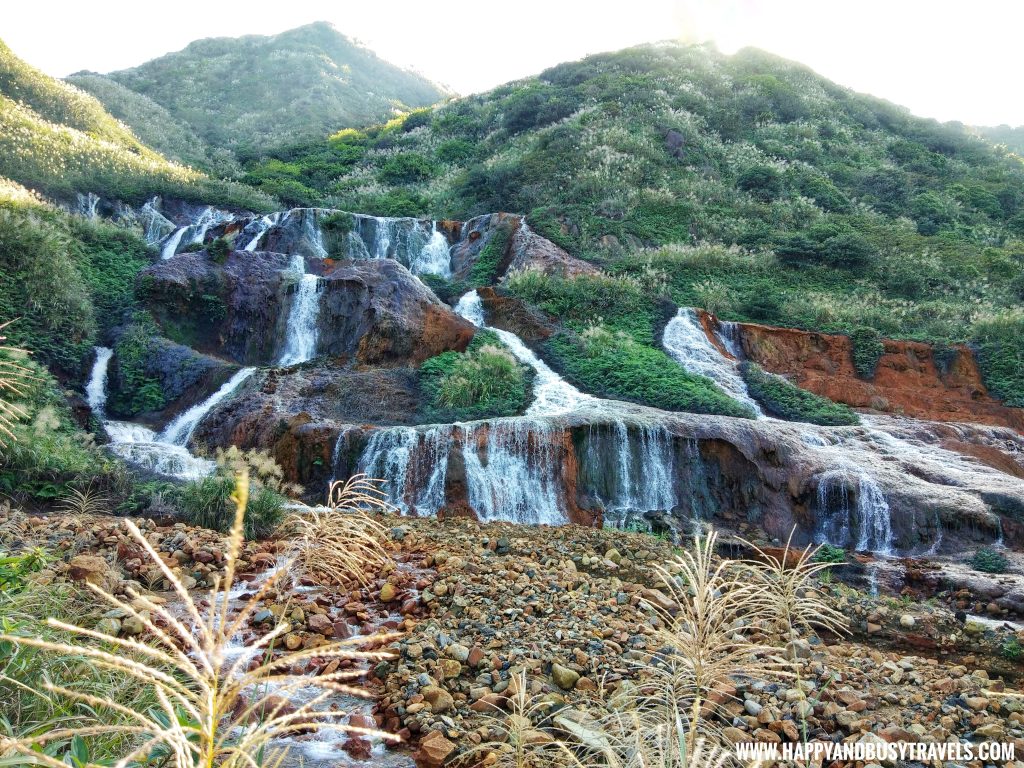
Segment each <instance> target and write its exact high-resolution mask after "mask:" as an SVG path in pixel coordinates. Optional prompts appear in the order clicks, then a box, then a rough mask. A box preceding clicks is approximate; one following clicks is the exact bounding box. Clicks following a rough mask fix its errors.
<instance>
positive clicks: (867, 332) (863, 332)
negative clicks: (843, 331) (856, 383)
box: [850, 327, 885, 379]
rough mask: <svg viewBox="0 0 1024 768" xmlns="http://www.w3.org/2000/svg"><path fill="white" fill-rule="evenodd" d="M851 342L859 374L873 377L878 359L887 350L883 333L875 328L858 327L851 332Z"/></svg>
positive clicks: (864, 377) (854, 365)
mask: <svg viewBox="0 0 1024 768" xmlns="http://www.w3.org/2000/svg"><path fill="white" fill-rule="evenodd" d="M850 342H851V343H852V345H853V348H852V349H851V355H852V356H853V367H854V369H856V371H857V375H858V376H860V377H861V378H862V379H873V378H874V377H875V369H876V368H877V367H878V361H879V360H880V359H881V358H882V354H883V353H884V352H885V344H883V343H882V336H881V334H880V333H879V332H878V331H876V330H875V329H874V328H866V327H865V328H857V329H856V330H855V331H854V332H853V333H851V334H850Z"/></svg>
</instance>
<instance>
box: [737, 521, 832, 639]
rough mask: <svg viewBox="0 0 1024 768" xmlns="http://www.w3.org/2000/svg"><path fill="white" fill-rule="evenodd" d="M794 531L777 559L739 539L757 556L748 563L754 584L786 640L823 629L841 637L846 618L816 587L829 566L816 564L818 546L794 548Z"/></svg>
mask: <svg viewBox="0 0 1024 768" xmlns="http://www.w3.org/2000/svg"><path fill="white" fill-rule="evenodd" d="M795 532H796V528H793V530H792V531H790V533H789V538H788V539H787V540H786V547H785V549H783V551H782V555H781V556H780V557H776V556H775V555H772V554H769V553H767V552H765V551H764V550H762V549H761V548H760V547H758V546H757V545H756V544H752V543H750V542H749V541H746V540H743V539H740V541H742V542H743V543H744V544H746V545H747V546H748V547H750V548H751V549H753V550H754V552H756V553H757V560H756V561H754V562H748V563H747V566H748V568H749V572H750V574H751V576H752V578H753V580H754V583H756V584H757V585H759V586H760V588H761V591H762V594H763V595H764V596H765V597H766V598H767V606H768V610H769V613H770V615H771V616H772V617H773V618H774V619H775V622H776V628H777V630H778V631H779V632H780V633H781V634H782V635H783V636H784V639H785V640H789V639H790V638H791V636H792V635H793V634H794V632H795V631H798V632H807V633H810V632H813V631H815V630H817V629H824V630H827V631H829V632H833V633H835V634H844V633H845V632H846V631H847V628H848V626H849V623H850V622H849V619H848V618H847V617H846V616H844V615H843V614H842V613H841V612H840V611H839V610H838V609H837V608H836V607H835V606H834V605H832V603H831V602H830V601H829V600H828V598H827V597H826V596H825V595H824V594H823V593H822V592H821V590H820V589H819V587H818V579H817V577H818V575H819V574H820V573H821V572H822V571H825V570H827V569H828V568H830V567H832V563H825V562H815V561H814V555H815V553H816V552H817V551H818V547H815V546H813V545H808V546H806V547H805V548H804V549H802V550H800V549H795V548H793V546H792V544H793V534H794V533H795Z"/></svg>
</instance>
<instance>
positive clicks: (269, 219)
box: [242, 211, 281, 252]
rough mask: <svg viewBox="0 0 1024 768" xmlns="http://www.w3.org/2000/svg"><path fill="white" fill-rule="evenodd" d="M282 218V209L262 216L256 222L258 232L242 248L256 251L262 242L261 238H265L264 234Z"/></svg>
mask: <svg viewBox="0 0 1024 768" xmlns="http://www.w3.org/2000/svg"><path fill="white" fill-rule="evenodd" d="M280 219H281V212H280V211H277V212H275V213H269V214H267V215H266V216H263V217H262V218H260V219H259V220H258V221H257V222H256V234H255V235H253V236H252V239H250V240H249V242H248V243H246V244H245V248H243V249H242V250H243V251H250V252H252V251H255V250H256V247H257V246H258V245H259V244H260V240H262V239H263V236H264V235H265V234H267V231H268V230H269V229H270V228H271V227H273V226H274V225H275V224H277V222H278V221H280Z"/></svg>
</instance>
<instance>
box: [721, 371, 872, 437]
mask: <svg viewBox="0 0 1024 768" xmlns="http://www.w3.org/2000/svg"><path fill="white" fill-rule="evenodd" d="M740 372H741V373H742V375H743V380H744V381H745V382H746V384H747V389H748V390H749V391H750V396H751V397H753V398H754V399H755V400H756V401H757V402H758V403H759V404H760V405H761V407H762V408H764V410H765V411H766V412H767V413H769V414H770V415H772V416H776V417H778V418H780V419H785V420H786V421H804V422H807V423H809V424H820V425H822V426H829V427H836V426H847V425H851V424H859V423H860V419H859V418H858V417H857V414H856V413H854V412H853V411H852V410H850V409H849V408H848V407H847V406H845V405H841V404H839V403H835V402H833V401H831V400H829V399H828V398H827V397H822V396H820V395H816V394H814V393H813V392H808V391H807V390H805V389H801V388H800V387H798V386H796V385H794V384H791V383H790V382H788V381H786V379H784V378H782V377H781V376H776V375H775V374H772V373H768V372H767V371H765V370H763V369H762V368H761V367H760V366H759V365H757V364H756V363H751V362H749V361H745V362H743V363H742V364H741V365H740Z"/></svg>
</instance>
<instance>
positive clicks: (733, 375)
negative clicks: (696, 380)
mask: <svg viewBox="0 0 1024 768" xmlns="http://www.w3.org/2000/svg"><path fill="white" fill-rule="evenodd" d="M661 343H662V346H664V347H665V351H666V352H668V353H669V355H671V356H672V358H673V359H674V360H675V361H676V362H677V363H679V364H680V365H681V366H682V367H683V368H685V369H686V370H687V371H688V372H689V373H695V374H698V375H700V376H707V377H708V378H709V379H711V380H712V381H713V382H715V384H717V385H718V386H719V387H720V388H721V389H722V390H724V391H725V393H726V394H727V395H729V396H730V397H732V398H733V399H735V400H739V401H740V402H741V403H744V404H745V405H748V406H750V407H751V408H752V409H753V410H754V413H756V414H757V415H758V416H763V415H764V414H763V413H762V411H761V408H760V407H759V406H758V405H757V403H756V402H754V399H753V398H752V397H751V396H750V393H749V392H748V391H747V385H746V384H745V383H744V381H743V377H742V376H740V372H739V369H738V366H737V365H736V361H735V360H730V359H729V358H727V357H726V356H725V355H723V354H722V353H721V352H720V351H719V350H718V348H717V347H716V346H715V345H714V344H712V343H711V340H710V339H708V336H707V334H706V333H705V332H704V327H703V326H702V325H701V323H700V320H699V319H698V318H697V314H696V312H694V311H693V310H692V309H689V308H688V307H683V308H681V309H680V310H679V312H677V313H676V316H675V317H673V318H672V319H671V320H670V321H669V322H668V325H666V326H665V333H664V335H663V336H662V341H661Z"/></svg>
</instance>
